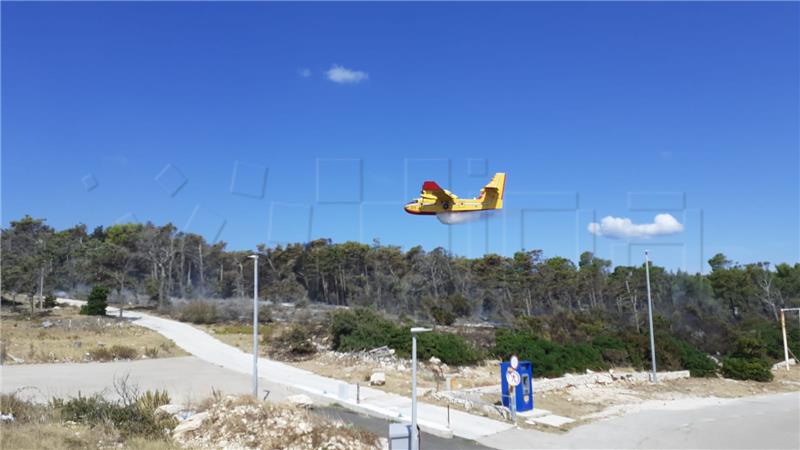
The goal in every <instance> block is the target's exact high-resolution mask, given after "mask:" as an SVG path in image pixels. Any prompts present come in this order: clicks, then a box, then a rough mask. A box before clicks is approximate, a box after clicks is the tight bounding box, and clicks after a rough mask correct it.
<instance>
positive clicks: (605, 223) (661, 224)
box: [588, 214, 683, 239]
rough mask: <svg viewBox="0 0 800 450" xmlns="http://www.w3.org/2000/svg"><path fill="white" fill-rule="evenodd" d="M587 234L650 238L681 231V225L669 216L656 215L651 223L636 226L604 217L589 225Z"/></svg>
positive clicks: (629, 221) (618, 218) (621, 237)
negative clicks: (598, 221)
mask: <svg viewBox="0 0 800 450" xmlns="http://www.w3.org/2000/svg"><path fill="white" fill-rule="evenodd" d="M588 229H589V232H590V233H592V234H594V235H597V236H605V237H607V238H611V239H631V238H644V239H647V238H651V237H653V236H666V235H669V234H676V233H680V232H682V231H683V225H682V224H681V223H680V222H678V220H677V219H675V218H674V217H672V215H670V214H658V215H656V218H655V220H654V222H653V223H642V224H637V223H633V222H631V219H628V218H625V217H612V216H606V217H603V218H602V219H601V220H600V223H597V222H592V223H590V224H589V227H588Z"/></svg>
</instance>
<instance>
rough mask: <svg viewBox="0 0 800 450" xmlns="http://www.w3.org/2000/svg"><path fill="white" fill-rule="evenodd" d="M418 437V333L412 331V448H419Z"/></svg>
mask: <svg viewBox="0 0 800 450" xmlns="http://www.w3.org/2000/svg"><path fill="white" fill-rule="evenodd" d="M417 439H418V437H417V334H416V333H411V450H418V449H419V445H418V442H417Z"/></svg>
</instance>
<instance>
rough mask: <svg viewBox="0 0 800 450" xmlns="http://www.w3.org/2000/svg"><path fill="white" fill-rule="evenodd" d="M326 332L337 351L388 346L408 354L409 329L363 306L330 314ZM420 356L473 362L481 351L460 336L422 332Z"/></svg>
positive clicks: (462, 362) (466, 362) (418, 347)
mask: <svg viewBox="0 0 800 450" xmlns="http://www.w3.org/2000/svg"><path fill="white" fill-rule="evenodd" d="M329 332H330V335H331V342H332V344H333V349H334V350H338V351H345V352H347V351H359V350H369V349H373V348H376V347H381V346H384V345H385V346H388V347H390V348H393V349H395V351H396V352H397V354H398V355H399V356H403V357H408V356H410V355H411V331H410V330H409V328H408V327H405V326H398V325H395V323H394V322H392V321H389V320H387V319H385V318H384V317H383V316H381V315H380V314H379V313H377V312H375V311H373V310H370V309H365V308H356V309H353V310H342V311H336V312H334V313H333V314H332V316H331V321H330V326H329ZM417 355H418V356H419V357H420V358H426V359H427V358H430V357H431V356H436V357H437V358H439V359H441V360H442V362H444V363H446V364H457V365H458V364H475V363H477V362H479V361H480V360H481V359H482V355H481V354H480V352H479V351H478V350H477V349H476V348H475V347H474V346H472V345H470V344H469V343H468V342H467V341H466V340H465V339H464V338H462V337H461V336H458V335H455V334H452V333H438V332H431V333H424V334H421V335H420V336H419V339H418V342H417Z"/></svg>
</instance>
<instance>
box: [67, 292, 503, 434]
mask: <svg viewBox="0 0 800 450" xmlns="http://www.w3.org/2000/svg"><path fill="white" fill-rule="evenodd" d="M58 301H59V302H62V303H69V304H73V305H81V304H84V303H85V302H82V301H79V300H70V299H58ZM108 312H109V314H112V315H114V314H116V313H117V312H118V309H117V308H111V307H109V308H108ZM123 317H126V318H130V319H133V320H134V323H135V324H137V325H140V326H143V327H145V328H149V329H151V330H154V331H157V332H159V333H161V334H162V335H163V336H165V337H166V338H168V339H171V340H172V341H174V342H175V344H176V345H178V346H179V347H181V348H182V349H184V350H186V351H187V352H189V353H191V354H192V355H194V356H196V357H198V358H200V359H202V360H203V361H207V362H210V363H212V364H215V365H218V366H220V367H224V368H226V369H230V370H233V371H235V372H238V373H242V374H250V373H251V371H252V364H253V357H252V355H250V354H248V353H245V352H243V351H241V350H239V349H238V348H236V347H233V346H230V345H228V344H225V343H223V342H221V341H219V340H217V339H215V338H214V337H212V336H211V335H209V334H208V333H206V332H204V331H203V330H201V329H199V328H196V327H194V326H192V325H189V324H186V323H182V322H178V321H175V320H170V319H164V318H161V317H156V316H153V315H150V314H146V313H143V312H140V311H125V312H124V316H123ZM258 373H259V377H264V378H267V379H269V380H270V381H271V382H274V383H277V384H280V385H284V386H289V387H292V388H294V389H297V390H300V391H303V392H305V393H307V394H311V395H315V396H318V397H324V398H327V399H328V400H329V401H335V402H337V403H339V404H341V405H343V406H345V407H346V408H349V409H351V410H354V411H357V412H360V413H364V414H368V415H372V416H376V417H380V418H383V419H388V420H396V421H410V420H411V399H410V398H408V397H404V396H402V395H397V394H391V393H388V392H384V391H381V390H378V389H372V388H369V387H362V388H361V393H360V402H357V400H356V386H355V385H353V384H349V383H346V382H343V381H340V380H336V379H333V378H327V377H323V376H320V375H317V374H315V373H312V372H309V371H307V370H303V369H298V368H297V367H293V366H291V365H289V364H284V363H281V362H278V361H273V360H269V359H267V358H259V362H258ZM447 413H448V412H447V409H446V408H443V407H441V406H436V405H431V404H428V403H424V402H419V403H418V405H417V417H418V423H419V426H420V428H422V429H423V430H424V431H427V432H429V433H431V434H436V435H438V436H442V437H452V436H453V435H456V436H459V437H462V438H465V439H469V440H477V439H479V438H481V437H486V436H490V435H493V434H496V433H498V432H501V431H505V430H509V429H512V428H513V426H512V425H511V424H509V423H506V422H501V421H498V420H492V419H488V418H486V417H482V416H476V415H473V414H468V413H465V412H462V411H456V410H452V411H451V412H450V417H451V424H452V426H451V428H448V427H447Z"/></svg>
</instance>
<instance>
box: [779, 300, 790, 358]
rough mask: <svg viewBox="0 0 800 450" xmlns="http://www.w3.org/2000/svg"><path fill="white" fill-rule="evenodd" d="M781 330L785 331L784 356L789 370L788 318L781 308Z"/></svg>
mask: <svg viewBox="0 0 800 450" xmlns="http://www.w3.org/2000/svg"><path fill="white" fill-rule="evenodd" d="M781 332H782V333H783V357H784V360H785V361H786V370H789V344H788V343H787V342H786V318H785V314H784V311H783V310H781Z"/></svg>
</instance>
